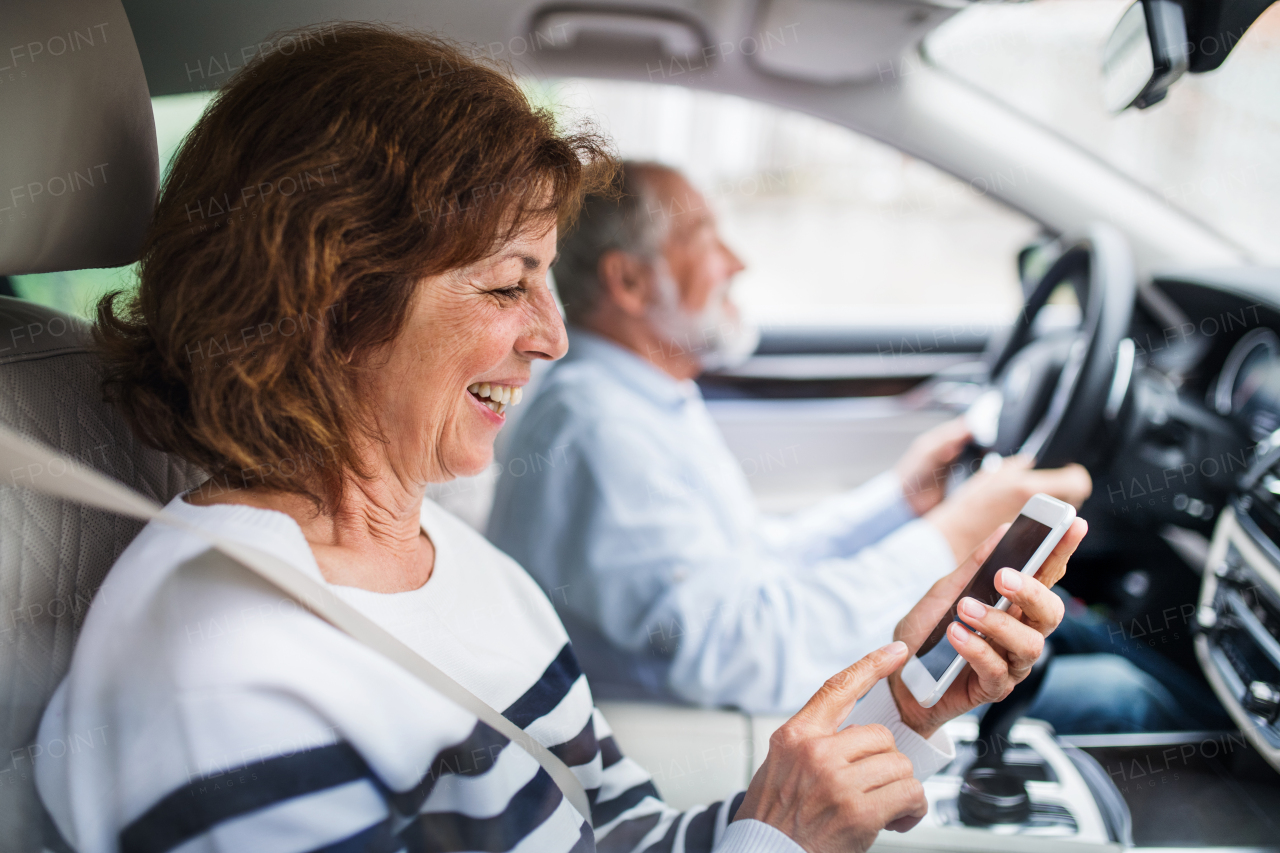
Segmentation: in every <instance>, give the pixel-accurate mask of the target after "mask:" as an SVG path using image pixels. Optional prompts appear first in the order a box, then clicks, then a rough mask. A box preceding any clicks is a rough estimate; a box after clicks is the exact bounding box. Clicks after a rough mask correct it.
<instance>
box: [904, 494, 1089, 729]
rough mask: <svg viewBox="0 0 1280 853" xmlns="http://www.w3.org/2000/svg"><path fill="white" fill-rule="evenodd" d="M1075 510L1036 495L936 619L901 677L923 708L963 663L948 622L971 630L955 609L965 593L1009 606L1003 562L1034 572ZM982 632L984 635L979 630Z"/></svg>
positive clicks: (944, 688) (1001, 606) (1003, 607)
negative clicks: (999, 583) (1001, 582)
mask: <svg viewBox="0 0 1280 853" xmlns="http://www.w3.org/2000/svg"><path fill="white" fill-rule="evenodd" d="M1075 517H1076V511H1075V508H1074V507H1073V506H1071V504H1069V503H1063V502H1062V501H1060V500H1058V499H1057V498H1051V497H1049V496H1048V495H1044V494H1039V495H1033V496H1032V498H1031V500H1029V501H1027V503H1026V506H1024V507H1023V508H1022V512H1020V513H1019V514H1018V517H1017V518H1016V519H1014V521H1013V524H1012V525H1010V526H1009V529H1008V530H1007V531H1005V534H1004V536H1003V537H1002V538H1001V539H1000V541H999V542H998V543H996V547H995V550H994V551H992V552H991V556H989V557H987V559H986V561H985V562H983V564H982V566H981V567H980V568H979V569H978V573H977V574H975V575H974V576H973V579H972V580H970V581H969V585H968V586H966V587H965V588H964V591H963V592H961V593H960V596H959V598H957V599H956V600H955V602H953V603H952V605H951V610H950V611H949V612H948V613H947V615H946V616H944V617H942V621H941V622H939V623H938V624H937V626H936V627H935V628H934V629H933V631H932V632H931V633H930V634H929V636H928V638H927V639H926V640H925V641H924V645H922V646H921V647H920V650H919V651H917V652H916V653H915V654H914V655H912V656H911V658H910V659H909V660H908V661H907V665H906V666H905V667H903V669H902V681H903V683H905V684H906V685H907V689H908V690H910V691H911V695H912V696H914V697H916V701H917V702H919V703H920V704H921V705H922V706H923V707H925V708H932V707H933V706H934V705H936V704H937V703H938V700H939V699H941V698H942V694H943V693H946V692H947V688H948V687H950V686H951V683H952V682H953V681H955V680H956V676H957V675H959V674H960V670H962V669H964V665H965V659H964V658H962V657H960V654H959V652H957V651H956V650H955V647H954V646H952V645H951V640H950V639H949V638H948V637H947V628H948V627H950V625H951V623H952V622H959V623H960V626H961V629H962V630H969V631H972V630H973V629H972V628H970V627H969V626H968V625H965V624H964V622H963V621H962V620H961V619H960V617H959V616H958V615H957V614H956V605H957V604H959V603H960V599H961V598H965V597H968V598H974V599H977V600H978V601H981V602H982V603H983V604H986V605H990V606H993V607H995V608H996V609H998V610H1008V609H1009V599H1007V598H1005V597H1004V596H1002V595H1000V594H999V593H997V592H996V586H995V581H996V573H997V572H999V571H1000V570H1001V569H1003V568H1011V569H1018V570H1019V571H1021V572H1022V574H1024V575H1032V574H1035V573H1036V571H1037V570H1038V569H1039V568H1040V566H1041V564H1043V563H1044V561H1045V559H1046V558H1047V557H1048V556H1049V553H1050V552H1051V551H1053V548H1054V546H1055V545H1057V544H1058V540H1060V539H1062V535H1063V534H1064V533H1066V532H1067V529H1068V528H1069V527H1071V522H1073V521H1075ZM974 633H978V636H982V634H981V633H979V632H976V631H975V632H974Z"/></svg>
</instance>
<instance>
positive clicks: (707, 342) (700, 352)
mask: <svg viewBox="0 0 1280 853" xmlns="http://www.w3.org/2000/svg"><path fill="white" fill-rule="evenodd" d="M654 276H655V277H656V280H657V284H658V303H657V304H656V305H654V306H652V307H651V308H650V309H649V319H650V322H652V323H653V325H654V328H655V329H656V330H657V331H658V334H659V335H661V336H662V337H663V338H664V339H665V342H664V345H665V347H666V348H667V351H668V352H669V353H679V352H682V351H683V352H687V353H689V354H690V355H692V356H693V357H694V358H696V359H697V360H698V364H699V365H700V366H701V367H702V369H703V370H725V369H728V368H732V367H737V366H739V365H741V364H743V363H744V362H745V361H746V360H747V359H748V358H750V357H751V354H752V353H754V352H755V351H756V347H757V346H759V345H760V327H759V326H757V325H756V324H755V323H752V322H750V321H749V320H746V319H745V318H743V316H742V313H741V312H739V313H738V316H737V317H731V316H730V315H729V313H728V312H727V311H726V310H725V304H726V300H725V299H724V297H723V294H720V293H713V294H712V295H711V298H710V299H708V300H707V307H706V308H704V309H703V310H702V311H700V312H698V313H697V314H691V313H689V312H688V311H686V310H684V308H682V307H681V306H680V292H679V289H678V288H677V286H676V282H675V279H673V278H672V277H671V273H670V271H669V270H667V269H666V265H665V264H664V263H662V261H661V260H659V261H658V263H657V264H655V265H654Z"/></svg>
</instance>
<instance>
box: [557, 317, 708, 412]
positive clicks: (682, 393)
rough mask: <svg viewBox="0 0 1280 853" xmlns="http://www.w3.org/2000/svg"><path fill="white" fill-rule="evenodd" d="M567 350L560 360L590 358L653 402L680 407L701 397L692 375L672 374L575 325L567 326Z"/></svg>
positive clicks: (588, 359) (568, 360) (569, 360)
mask: <svg viewBox="0 0 1280 853" xmlns="http://www.w3.org/2000/svg"><path fill="white" fill-rule="evenodd" d="M567 331H568V333H569V352H568V354H566V355H565V358H564V363H572V362H575V361H592V362H595V363H597V364H601V365H604V367H605V368H606V369H607V370H608V371H609V373H610V374H611V375H612V376H613V378H614V379H615V380H617V381H619V382H622V383H623V384H624V385H627V386H628V387H630V388H631V389H632V390H634V391H637V392H639V393H640V394H642V395H643V396H645V397H647V398H649V399H650V400H652V401H653V402H655V403H657V404H659V405H664V406H670V407H672V408H679V407H682V406H683V405H684V404H685V403H687V402H688V401H690V400H693V399H701V398H702V392H701V391H700V390H699V389H698V383H696V382H694V381H693V380H692V379H685V380H679V379H674V378H672V377H671V376H670V375H669V374H667V373H664V372H663V371H662V370H660V369H659V368H658V367H656V366H654V365H653V364H650V363H649V362H648V361H645V360H644V359H643V358H641V357H640V356H639V355H638V354H636V353H634V352H632V351H631V350H629V349H627V348H626V347H623V346H621V345H619V344H616V343H614V342H613V341H611V340H609V339H607V338H605V337H602V336H601V335H597V334H596V333H595V332H589V331H587V330H586V329H583V328H580V327H578V326H568V327H567Z"/></svg>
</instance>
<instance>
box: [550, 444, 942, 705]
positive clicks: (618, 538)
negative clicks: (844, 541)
mask: <svg viewBox="0 0 1280 853" xmlns="http://www.w3.org/2000/svg"><path fill="white" fill-rule="evenodd" d="M569 452H570V454H571V455H573V456H575V457H576V458H577V460H578V461H577V462H576V463H575V464H571V465H565V466H561V468H560V470H562V471H576V472H578V473H576V474H575V475H574V480H573V481H572V482H569V481H565V482H555V483H551V482H548V483H547V484H546V485H547V489H546V492H547V493H550V494H570V495H574V496H575V498H574V499H575V501H576V502H577V504H576V506H577V507H578V508H580V510H579V513H580V514H579V517H578V518H576V519H575V521H574V525H575V526H576V528H577V529H578V530H579V531H582V534H581V535H580V536H577V537H572V538H575V540H576V541H577V542H578V543H580V544H579V547H581V548H582V549H583V551H582V553H576V554H575V553H572V552H568V553H560V554H557V555H554V557H552V558H550V559H548V560H546V562H553V561H554V562H555V563H557V564H558V565H560V566H568V567H572V570H573V571H574V572H575V574H573V575H570V576H567V577H563V578H562V580H560V581H559V583H561V584H564V585H565V589H564V592H563V597H562V598H561V599H560V600H558V602H557V603H559V604H561V605H562V606H565V607H567V609H568V610H569V612H570V613H571V614H572V615H573V616H575V617H578V618H582V619H584V620H586V621H588V622H589V623H590V624H593V625H595V626H597V627H598V629H599V630H600V631H601V632H602V633H603V634H604V635H605V637H606V638H607V639H608V640H609V641H610V642H611V643H613V644H614V645H615V646H616V647H618V648H620V649H623V650H625V651H628V652H630V653H632V654H635V655H653V654H658V655H665V656H666V657H667V659H669V661H670V666H669V669H668V670H667V682H668V687H669V689H670V690H671V691H672V692H673V693H675V694H676V695H677V696H679V697H681V698H683V699H685V700H687V701H690V702H693V703H695V704H700V705H717V706H734V707H738V708H741V709H743V710H745V711H748V712H750V713H791V712H793V711H795V710H796V709H798V708H799V707H800V706H801V705H803V704H804V702H805V701H806V700H807V699H808V698H809V697H810V696H811V695H812V694H813V692H814V691H815V690H817V689H818V687H820V686H821V685H822V683H823V682H824V681H825V680H826V679H827V678H829V677H830V676H831V675H832V674H833V673H835V672H837V671H839V670H840V669H843V668H844V667H846V666H848V665H850V664H852V663H854V662H855V661H857V660H858V659H859V658H861V657H862V656H863V655H865V654H866V653H868V652H870V651H872V650H874V649H876V648H878V647H879V646H882V645H884V644H885V643H887V642H889V641H890V639H892V633H893V628H894V626H895V625H896V624H897V622H898V620H899V619H901V618H902V617H903V616H904V615H906V613H907V612H908V610H909V609H910V608H911V607H912V606H913V605H914V604H915V603H916V602H917V601H918V600H919V599H920V597H921V596H923V594H924V593H925V592H926V591H927V590H928V588H929V587H930V586H931V585H932V584H933V583H934V581H936V580H937V579H938V578H939V577H941V576H942V575H943V574H945V573H946V572H948V571H950V570H951V569H952V568H954V558H953V556H952V554H951V549H950V547H949V546H948V545H947V543H946V540H945V539H944V538H943V537H942V535H941V533H939V532H938V530H937V529H936V528H934V527H933V526H932V525H931V524H930V523H929V522H927V521H925V520H923V519H916V520H914V521H911V522H909V523H908V524H905V525H903V526H902V527H900V528H898V529H897V530H896V531H894V532H893V533H891V534H889V535H888V536H886V537H885V538H884V539H882V540H881V541H879V542H878V543H876V544H875V545H872V546H870V547H867V548H864V549H862V550H861V551H859V552H858V553H857V554H855V555H853V556H851V557H844V558H830V559H824V560H819V561H817V562H815V563H813V564H812V565H809V566H805V567H803V568H802V569H799V570H797V569H795V568H793V567H792V566H791V565H789V564H787V563H785V562H783V561H781V560H779V559H777V558H776V557H775V556H773V555H771V554H770V553H768V552H767V551H765V550H763V549H761V548H760V547H759V543H758V541H757V540H755V539H754V538H753V537H752V536H751V535H750V533H751V532H750V531H739V532H737V533H735V532H734V531H732V530H731V529H730V528H729V526H728V525H727V524H726V523H725V520H724V519H723V518H722V517H721V516H720V514H719V513H720V510H719V507H718V506H717V503H716V501H714V500H711V499H709V496H708V495H707V493H706V491H705V489H703V488H700V487H698V485H697V484H691V483H689V482H688V481H687V479H685V477H684V475H682V472H680V471H678V470H673V466H671V465H665V466H664V465H663V464H661V454H659V453H657V452H655V451H654V450H653V449H652V448H650V447H648V446H647V439H646V437H645V435H644V434H643V432H642V431H641V430H639V429H636V428H634V427H630V426H629V425H627V424H626V423H622V424H619V423H617V422H610V423H609V424H608V425H606V428H602V429H598V430H595V431H593V432H592V433H591V434H589V435H586V436H584V437H583V439H582V440H581V441H578V442H576V443H574V445H573V446H572V449H571V450H570V451H569ZM548 473H550V474H551V475H552V476H554V475H555V474H556V473H557V472H548ZM587 567H589V568H587Z"/></svg>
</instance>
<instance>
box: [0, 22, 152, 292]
mask: <svg viewBox="0 0 1280 853" xmlns="http://www.w3.org/2000/svg"><path fill="white" fill-rule="evenodd" d="M0 45H2V46H3V47H0V77H3V78H4V82H3V85H0V151H3V152H4V156H3V157H0V275H18V274H22V273H37V272H54V271H61V270H76V269H85V268H87V267H110V266H122V265H124V264H128V263H131V262H132V261H134V260H136V259H137V255H138V249H139V247H140V246H141V244H142V237H143V233H144V231H145V230H146V227H147V223H148V221H149V220H150V218H151V212H152V209H153V207H154V206H155V200H156V190H157V187H158V186H159V176H160V166H159V156H158V153H157V150H156V129H155V119H154V117H153V116H152V112H151V96H150V93H149V92H148V91H147V81H146V77H145V76H144V75H143V71H142V60H141V58H140V57H139V56H138V47H137V45H136V44H134V41H133V32H132V31H131V30H130V28H129V20H128V18H127V17H126V16H125V13H124V7H123V6H121V4H120V0H58V2H50V1H49V0H4V14H3V15H0Z"/></svg>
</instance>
